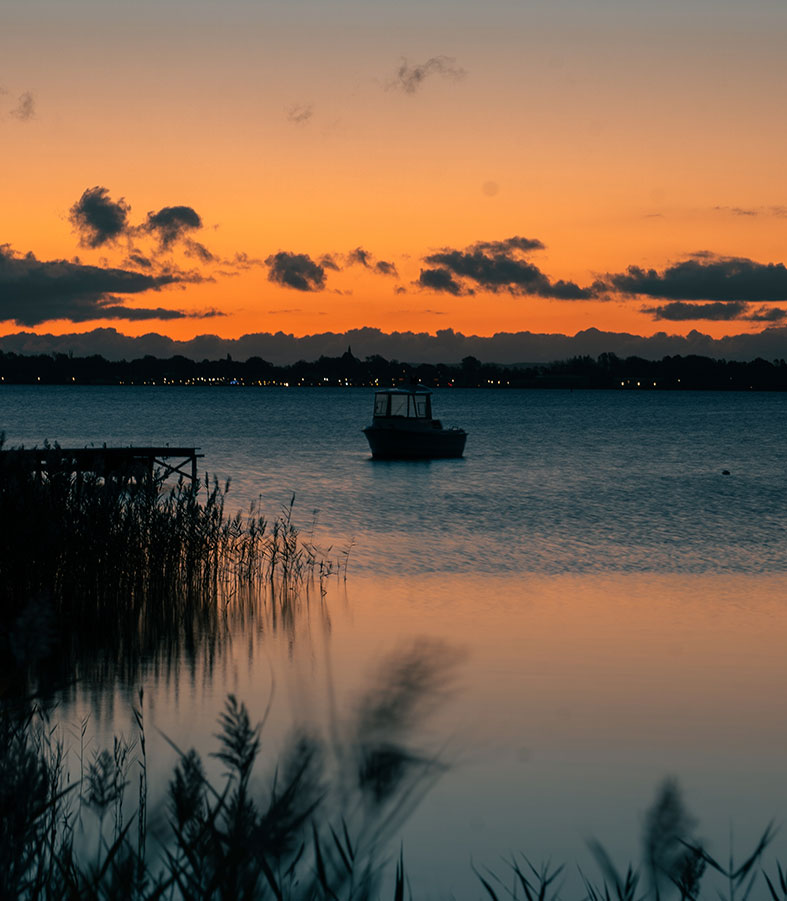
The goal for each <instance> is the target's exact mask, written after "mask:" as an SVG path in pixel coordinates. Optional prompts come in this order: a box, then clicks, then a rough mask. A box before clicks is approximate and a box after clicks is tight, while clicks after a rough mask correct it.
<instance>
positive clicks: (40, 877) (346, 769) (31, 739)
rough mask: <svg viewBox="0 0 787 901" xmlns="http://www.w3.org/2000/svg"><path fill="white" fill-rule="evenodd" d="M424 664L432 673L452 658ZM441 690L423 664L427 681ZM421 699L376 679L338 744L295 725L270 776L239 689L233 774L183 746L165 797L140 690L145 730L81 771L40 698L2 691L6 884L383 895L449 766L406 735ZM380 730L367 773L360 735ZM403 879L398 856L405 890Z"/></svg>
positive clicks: (226, 736)
mask: <svg viewBox="0 0 787 901" xmlns="http://www.w3.org/2000/svg"><path fill="white" fill-rule="evenodd" d="M412 662H413V661H412V656H411V654H410V653H408V654H407V655H405V658H404V659H403V661H402V663H403V664H404V665H407V666H409V664H411V663H412ZM390 665H392V666H393V667H394V668H395V669H396V668H401V665H400V664H397V663H396V662H395V661H393V662H392V663H391V664H390ZM423 666H425V667H426V668H427V669H430V670H431V672H432V674H435V673H436V670H437V669H439V667H440V664H437V665H435V664H434V663H430V662H429V660H424V662H423ZM405 681H406V680H405ZM429 691H430V685H429V679H428V678H427V679H426V680H425V681H424V682H422V683H421V684H420V686H419V689H418V691H417V695H418V697H419V698H420V699H423V698H424V697H425V695H428V693H429ZM415 701H416V698H415V697H414V695H413V694H412V692H411V691H410V686H409V685H404V684H401V683H400V684H399V685H398V686H397V683H396V682H394V683H393V684H392V685H386V687H385V689H384V690H382V691H380V689H379V686H378V685H377V684H376V683H375V684H373V687H372V688H371V689H370V690H369V691H367V693H366V695H365V697H364V699H363V702H362V704H361V706H360V709H359V712H358V715H357V716H356V717H354V718H353V719H352V720H351V721H350V722H348V723H346V724H344V728H338V729H336V730H334V731H335V732H336V733H337V737H336V738H334V740H333V742H329V741H326V740H325V739H323V738H322V737H321V736H320V735H317V734H309V733H307V732H304V731H300V732H297V733H295V734H293V736H292V737H291V739H290V741H289V743H288V745H287V747H286V750H285V751H284V752H283V754H282V755H281V756H280V758H279V759H278V760H277V761H268V763H269V764H271V763H274V764H275V766H272V767H270V769H269V772H268V776H267V780H266V781H265V783H264V784H265V786H266V787H265V788H260V787H259V786H260V784H261V783H260V782H259V781H253V780H252V773H253V769H254V766H255V763H257V761H258V758H259V757H260V753H261V748H262V735H261V733H262V727H263V723H262V722H261V723H258V724H256V725H253V724H252V721H251V719H250V717H249V713H248V711H247V709H246V707H245V706H244V705H243V704H241V703H239V702H238V701H237V699H236V698H235V697H234V696H232V695H230V696H229V697H228V699H227V702H226V705H225V709H224V712H223V713H222V714H221V716H220V717H219V727H220V731H219V734H218V736H217V738H218V740H219V746H218V749H217V751H216V752H215V753H213V754H212V755H211V756H212V757H214V758H216V759H217V760H218V761H219V762H220V763H221V764H222V765H223V768H224V781H223V784H222V785H220V786H216V785H214V783H213V782H212V781H211V780H210V779H209V778H208V776H207V774H206V766H205V764H204V762H203V759H202V757H201V756H200V755H199V754H198V753H197V751H196V750H194V749H191V750H180V749H178V748H175V746H174V745H173V746H172V747H173V748H175V751H176V752H177V757H178V760H177V764H176V766H175V769H174V772H173V774H172V778H171V779H170V782H169V785H168V788H167V793H166V797H165V798H151V797H150V795H149V789H148V779H147V766H148V764H147V752H146V737H145V723H144V711H143V695H142V692H140V693H139V703H138V705H137V706H136V707H135V709H134V714H135V719H136V724H137V734H136V736H135V737H134V738H133V739H132V740H130V741H127V740H124V739H115V741H114V743H113V747H112V749H111V750H110V749H103V750H100V751H99V750H96V751H95V752H94V753H93V754H92V755H91V756H90V757H88V758H87V759H84V757H83V755H82V754H80V757H79V771H78V772H76V771H74V772H72V771H70V770H69V766H68V761H67V753H66V751H67V749H66V748H65V746H64V744H63V741H62V738H61V737H60V733H59V732H58V731H57V730H56V729H55V728H53V727H52V724H51V722H50V720H49V719H48V717H47V716H46V714H45V713H44V712H43V711H42V710H41V709H40V708H31V707H30V706H29V705H27V704H20V705H18V706H16V707H15V706H12V705H10V704H5V705H2V704H0V898H19V899H33V898H36V899H61V898H71V899H99V898H102V899H103V898H106V899H140V901H142V899H154V898H166V899H205V901H208V899H226V901H236V899H265V898H276V899H285V898H286V899H293V901H295V899H333V901H338V899H347V901H354V899H371V898H377V897H379V896H380V888H381V879H382V876H383V870H384V867H385V865H386V863H387V860H388V855H387V847H388V845H389V844H390V841H391V839H392V837H393V836H394V834H395V832H396V831H397V830H398V829H399V827H400V826H401V823H402V820H403V819H404V817H405V816H407V815H408V813H409V812H410V811H411V809H412V807H413V806H414V804H415V803H417V801H418V800H419V799H420V798H421V797H422V795H423V792H424V791H425V789H426V787H427V784H428V781H429V780H430V779H431V778H432V777H433V776H434V775H435V774H436V773H438V772H439V769H440V765H439V762H438V761H437V760H436V759H435V758H433V757H432V756H423V755H420V754H417V753H415V752H414V750H413V749H412V748H411V747H409V746H408V744H407V743H406V737H407V736H406V733H407V730H408V726H411V725H412V722H410V723H409V724H408V716H409V715H410V714H412V713H413V709H414V704H415ZM370 718H371V720H372V721H373V722H374V724H375V726H374V728H371V729H370V722H369V719H370ZM337 725H338V726H339V727H341V724H337ZM381 730H382V731H381ZM380 741H383V742H384V744H383V746H382V747H384V749H385V753H384V755H381V754H379V753H378V755H377V756H378V759H377V766H376V770H375V778H374V779H370V778H369V776H368V772H367V770H366V768H365V763H364V761H365V759H366V758H365V756H364V753H363V749H364V748H367V747H369V746H372V747H374V746H376V744H377V743H378V742H380ZM402 761H407V765H406V766H403V765H402ZM380 779H382V781H383V783H384V784H385V786H386V788H385V791H384V792H382V793H381V792H380V791H379V783H380ZM404 879H405V877H404V869H403V861H402V859H401V857H400V860H399V864H398V866H397V868H396V873H395V875H394V878H393V880H390V881H391V882H392V887H391V895H392V896H393V897H394V899H397V901H398V899H402V898H403V897H404Z"/></svg>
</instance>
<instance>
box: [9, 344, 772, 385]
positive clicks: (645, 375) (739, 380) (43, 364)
mask: <svg viewBox="0 0 787 901" xmlns="http://www.w3.org/2000/svg"><path fill="white" fill-rule="evenodd" d="M412 382H421V383H423V384H424V385H426V386H428V387H430V388H485V389H517V388H519V389H523V388H524V389H544V388H548V389H556V388H558V389H572V390H573V389H575V388H576V389H607V390H612V389H614V390H637V389H639V390H645V389H647V390H669V391H686V390H704V391H787V363H786V362H785V360H784V359H778V360H773V361H769V360H764V359H761V358H758V359H755V360H752V361H750V362H740V361H736V360H717V359H714V358H711V357H702V356H696V355H690V356H668V357H664V358H663V359H661V360H646V359H643V358H642V357H626V358H622V357H618V356H616V355H615V354H612V353H602V354H600V355H599V356H598V357H595V358H594V357H591V356H578V357H572V358H570V359H567V360H557V361H554V362H551V363H539V364H521V365H501V364H497V363H484V362H482V361H480V360H478V359H477V358H476V357H472V356H468V357H465V358H464V359H463V360H462V361H461V362H460V363H456V364H453V365H451V364H445V363H436V364H435V363H420V364H411V363H401V362H399V361H397V360H386V359H385V358H383V357H381V356H378V355H375V356H370V357H366V358H365V359H363V360H361V359H359V358H358V357H355V356H353V354H352V352H351V351H350V349H349V348H348V349H347V351H346V352H345V353H344V354H342V356H340V357H326V356H322V357H320V358H319V359H317V360H314V361H311V362H307V361H300V362H298V363H293V364H290V365H285V366H280V365H275V364H273V363H270V362H268V361H266V360H263V359H262V358H261V357H250V358H249V359H247V360H245V361H239V360H233V359H232V357H231V356H230V355H229V354H227V356H226V357H225V358H223V359H218V360H203V361H201V362H197V361H195V360H190V359H188V358H186V357H183V356H174V357H169V358H166V359H165V358H159V357H153V356H145V357H142V358H139V359H135V360H130V361H126V360H121V361H114V360H107V359H105V358H104V357H101V356H97V355H94V356H89V357H74V356H71V355H67V354H38V355H34V356H33V355H24V354H14V353H3V352H0V386H3V385H60V386H66V385H79V386H85V385H93V386H101V387H110V386H117V387H121V386H136V387H141V386H150V387H158V386H167V387H175V386H178V387H255V388H259V387H266V388H267V387H273V388H295V387H299V388H318V387H319V388H328V387H332V388H335V387H355V388H375V387H380V388H383V387H391V386H397V385H402V384H409V383H412Z"/></svg>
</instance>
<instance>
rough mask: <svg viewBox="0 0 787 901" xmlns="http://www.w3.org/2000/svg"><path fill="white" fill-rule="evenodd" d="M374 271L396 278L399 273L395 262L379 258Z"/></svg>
mask: <svg viewBox="0 0 787 901" xmlns="http://www.w3.org/2000/svg"><path fill="white" fill-rule="evenodd" d="M374 271H375V272H377V273H378V274H379V275H392V276H394V278H396V277H398V275H399V273H398V272H397V271H396V265H395V264H394V263H389V262H388V261H387V260H378V261H377V262H376V263H375V264H374Z"/></svg>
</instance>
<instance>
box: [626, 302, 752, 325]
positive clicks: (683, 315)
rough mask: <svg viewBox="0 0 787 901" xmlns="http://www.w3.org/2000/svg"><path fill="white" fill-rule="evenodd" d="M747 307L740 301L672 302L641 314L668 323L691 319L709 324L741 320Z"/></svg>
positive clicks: (643, 309) (646, 308) (645, 310)
mask: <svg viewBox="0 0 787 901" xmlns="http://www.w3.org/2000/svg"><path fill="white" fill-rule="evenodd" d="M748 308H749V305H748V304H747V303H744V302H743V301H740V300H728V301H713V302H712V303H685V302H684V301H682V300H674V301H673V302H672V303H668V304H664V305H663V306H659V307H643V308H642V312H643V313H650V314H651V315H652V316H653V318H654V319H666V320H668V321H670V322H686V321H687V320H691V319H705V320H708V321H710V322H729V321H730V320H732V319H742V318H743V314H744V313H745V312H746V311H747V310H748Z"/></svg>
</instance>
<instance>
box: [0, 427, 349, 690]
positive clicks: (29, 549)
mask: <svg viewBox="0 0 787 901" xmlns="http://www.w3.org/2000/svg"><path fill="white" fill-rule="evenodd" d="M1 447H2V441H1V439H0V448H1ZM228 487H229V485H228V484H227V485H225V486H223V487H222V486H220V485H218V484H217V482H216V481H215V480H214V481H213V483H212V484H211V483H207V480H206V484H205V485H204V486H200V484H199V483H197V484H195V485H193V484H192V483H191V482H190V481H180V482H178V483H177V484H175V485H174V487H172V488H171V489H170V490H168V491H167V490H164V487H163V486H162V485H161V483H160V482H159V481H158V480H157V479H155V478H154V479H150V478H142V479H140V480H139V481H135V480H133V479H129V480H123V481H116V480H113V479H106V480H103V479H100V478H97V477H94V476H87V475H84V474H81V475H72V474H71V473H70V472H58V471H57V470H56V467H55V468H54V469H53V471H52V472H51V473H50V474H49V476H48V477H43V478H40V477H37V476H36V475H35V474H34V473H31V472H30V471H29V470H28V468H27V467H26V466H25V465H24V461H23V460H22V459H21V457H20V456H19V455H17V454H16V453H15V452H14V451H13V450H0V522H2V523H3V524H4V527H3V529H1V530H0V655H2V659H3V660H4V661H5V665H4V668H3V676H2V677H0V697H2V695H3V694H4V693H6V694H10V693H13V692H17V693H18V692H22V693H24V692H28V691H30V690H33V689H34V688H35V689H36V690H39V691H43V690H46V689H47V688H48V687H49V686H62V685H63V684H65V683H68V682H75V681H78V680H80V679H85V678H86V677H87V676H89V677H90V678H89V680H88V681H92V682H95V681H101V680H103V679H110V678H114V677H121V678H123V679H124V680H125V681H126V682H130V681H133V680H134V679H135V678H136V677H137V672H138V667H139V663H140V661H142V660H146V661H148V662H150V663H156V664H158V663H160V662H162V661H164V662H169V663H171V665H173V666H175V665H177V662H178V661H179V658H180V657H181V656H184V655H185V656H187V657H188V658H189V659H191V660H193V659H194V658H195V656H196V655H197V654H198V653H202V654H203V655H204V656H205V657H206V658H207V659H210V658H211V657H212V656H214V655H215V653H216V651H217V648H218V647H219V645H220V644H221V642H222V640H223V639H224V637H225V636H226V635H227V634H228V633H229V630H230V628H231V624H232V621H233V619H234V618H237V617H244V616H249V615H250V614H252V613H253V611H254V610H257V611H259V610H260V608H263V609H265V610H266V611H267V612H268V613H269V614H270V615H271V616H272V617H273V618H274V622H280V623H282V624H287V623H288V622H289V621H291V618H292V616H293V611H294V608H295V607H296V606H297V605H298V604H299V603H301V602H302V601H303V599H304V597H308V589H309V585H310V584H312V583H313V584H314V585H315V586H317V585H319V586H322V583H323V582H324V580H325V578H326V577H327V576H328V575H329V574H330V573H331V572H337V571H338V561H334V562H331V561H329V560H327V559H326V558H325V557H324V555H322V554H321V553H320V551H319V550H318V549H317V548H316V547H314V545H313V544H311V543H310V542H309V541H304V540H303V539H302V538H301V536H300V535H299V533H298V530H297V529H296V527H295V526H294V524H293V521H292V504H290V505H289V506H287V507H286V508H285V509H284V510H282V512H281V514H280V515H279V516H278V517H275V518H274V519H273V521H270V522H269V521H267V520H266V519H265V518H264V517H263V516H261V515H260V514H259V513H258V512H257V511H256V509H255V508H254V507H252V508H251V509H250V510H249V511H248V513H247V514H246V515H242V514H240V513H238V514H237V515H235V516H230V515H228V514H227V513H226V512H225V499H226V492H227V489H228Z"/></svg>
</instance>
